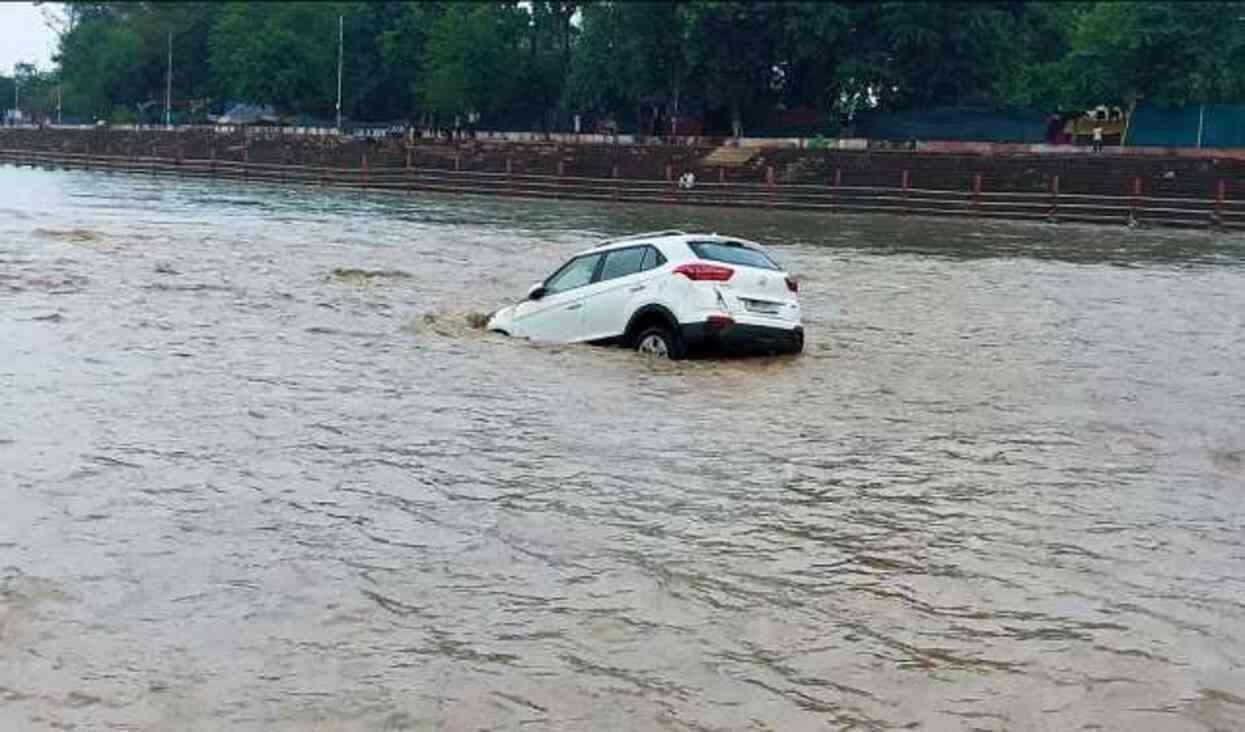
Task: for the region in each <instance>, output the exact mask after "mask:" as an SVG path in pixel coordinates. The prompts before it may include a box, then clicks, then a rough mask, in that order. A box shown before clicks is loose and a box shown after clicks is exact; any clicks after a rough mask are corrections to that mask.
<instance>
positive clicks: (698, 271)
mask: <svg viewBox="0 0 1245 732" xmlns="http://www.w3.org/2000/svg"><path fill="white" fill-rule="evenodd" d="M674 273H675V274H681V275H683V276H684V277H686V278H688V279H689V280H691V281H693V282H726V281H727V280H729V279H730V278H731V277H732V276H733V275H734V274H735V270H733V269H731V268H730V267H719V266H718V265H716V264H680V265H679V266H678V267H675V268H674Z"/></svg>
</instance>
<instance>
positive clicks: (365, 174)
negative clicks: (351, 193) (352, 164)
mask: <svg viewBox="0 0 1245 732" xmlns="http://www.w3.org/2000/svg"><path fill="white" fill-rule="evenodd" d="M359 169H360V170H362V171H363V187H364V188H367V183H368V170H367V153H363V157H362V158H360V160H359Z"/></svg>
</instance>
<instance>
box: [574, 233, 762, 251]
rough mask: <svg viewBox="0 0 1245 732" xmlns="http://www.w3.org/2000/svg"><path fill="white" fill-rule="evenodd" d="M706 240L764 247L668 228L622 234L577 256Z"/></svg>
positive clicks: (746, 241) (741, 240)
mask: <svg viewBox="0 0 1245 732" xmlns="http://www.w3.org/2000/svg"><path fill="white" fill-rule="evenodd" d="M706 240H708V241H727V240H729V241H737V242H739V243H740V244H747V245H748V246H752V247H756V248H757V249H762V250H763V247H762V246H761V245H760V244H757V243H756V242H754V241H749V240H748V239H744V238H742V237H738V236H726V235H724V234H718V233H717V232H714V233H712V234H708V233H688V232H686V231H678V230H676V229H668V230H665V231H650V232H646V233H643V234H631V235H628V236H620V237H616V238H613V239H606V240H605V241H602V242H599V243H598V244H597V245H596V246H594V247H592V248H591V249H585V250H584V251H582V252H578V253H577V254H575V256H577V257H578V256H581V255H584V254H592V253H596V252H608V251H613V250H614V249H626V248H627V247H633V246H639V245H641V244H652V245H654V246H656V247H659V248H660V247H662V246H663V245H668V244H679V243H686V242H689V241H706Z"/></svg>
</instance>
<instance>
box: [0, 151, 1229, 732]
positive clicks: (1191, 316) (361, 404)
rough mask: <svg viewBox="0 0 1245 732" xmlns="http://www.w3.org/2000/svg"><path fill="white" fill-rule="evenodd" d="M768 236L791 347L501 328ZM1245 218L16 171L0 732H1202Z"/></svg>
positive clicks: (0, 236)
mask: <svg viewBox="0 0 1245 732" xmlns="http://www.w3.org/2000/svg"><path fill="white" fill-rule="evenodd" d="M669 227H680V228H689V229H701V230H711V231H719V232H730V233H735V234H739V235H743V236H748V237H751V238H754V239H757V240H759V241H763V242H766V243H769V244H771V245H772V247H773V252H774V254H775V256H776V257H777V258H778V259H779V260H780V261H781V262H783V263H784V264H785V265H786V266H788V268H789V269H790V270H791V271H793V272H795V273H797V274H799V275H800V276H801V278H802V290H801V297H802V300H803V304H804V312H805V316H806V321H805V325H806V327H807V330H808V348H807V351H806V353H805V354H804V355H803V356H801V357H795V358H791V357H783V358H760V359H739V360H726V361H719V360H705V361H696V362H685V363H676V364H670V363H660V362H651V361H647V360H645V359H642V358H639V357H637V356H635V355H634V354H631V353H629V352H627V351H623V350H620V349H600V348H592V347H580V346H573V347H567V346H545V345H536V344H530V343H526V342H520V341H514V340H509V339H505V338H502V337H499V336H493V335H490V334H486V333H483V332H482V331H480V330H479V329H478V328H477V327H476V326H477V325H478V322H479V316H480V314H482V313H487V312H488V311H490V310H491V309H493V308H495V307H497V306H499V305H500V304H503V303H504V302H506V301H507V300H508V299H510V298H514V297H517V296H519V295H521V293H523V292H525V291H526V289H527V286H528V285H529V284H530V283H531V282H533V281H535V280H537V279H540V278H541V277H543V276H544V275H546V274H547V273H548V272H550V271H552V269H553V268H554V267H556V266H557V265H558V264H559V263H560V262H561V261H562V260H563V259H564V258H565V257H566V256H567V255H569V254H570V253H572V252H574V251H576V250H578V249H581V248H584V247H586V246H589V245H591V243H592V242H593V241H594V239H595V238H599V237H601V236H604V235H607V234H622V233H631V232H634V231H640V230H648V229H659V228H669ZM1243 364H1245V240H1243V239H1241V238H1231V237H1226V236H1222V235H1215V234H1209V233H1196V232H1192V233H1191V232H1182V233H1171V232H1154V231H1145V230H1129V229H1124V228H1119V229H1114V228H1093V227H1073V226H1053V225H1049V226H1048V225H1010V224H1005V223H984V222H973V221H954V222H952V221H936V220H926V219H916V218H913V219H902V218H890V217H843V216H814V215H793V214H780V213H773V212H766V211H721V210H712V209H707V210H692V209H679V208H637V207H610V206H601V205H593V204H558V203H550V202H547V201H541V202H523V201H514V200H497V199H488V198H467V197H448V196H447V197H433V196H426V195H420V196H405V195H391V194H382V193H351V192H343V191H333V190H318V189H287V188H281V187H278V186H265V185H243V184H237V183H223V182H222V183H213V182H206V181H175V180H164V179H152V178H149V177H143V176H122V175H117V176H110V175H106V174H102V173H91V172H46V171H33V170H16V169H13V168H0V507H2V508H0V728H3V729H56V728H74V729H92V730H93V729H127V730H165V729H170V730H172V729H177V730H217V729H235V730H270V729H274V730H305V729H312V730H377V729H452V730H476V729H513V728H519V727H523V728H524V729H559V730H562V729H566V730H579V729H656V728H661V729H697V730H708V729H782V730H792V729H892V728H905V729H933V730H944V729H947V730H961V729H963V730H970V729H972V730H1004V729H1007V730H1029V729H1034V730H1038V729H1041V730H1073V729H1128V730H1229V729H1239V728H1241V726H1242V720H1245V637H1243V636H1245V365H1243Z"/></svg>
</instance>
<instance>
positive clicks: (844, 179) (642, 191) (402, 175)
mask: <svg viewBox="0 0 1245 732" xmlns="http://www.w3.org/2000/svg"><path fill="white" fill-rule="evenodd" d="M407 160H408V165H406V166H384V167H369V165H368V161H367V158H366V156H364V157H363V158H361V159H360V161H359V165H358V166H357V167H331V166H314V165H281V164H275V163H254V162H243V161H227V160H199V159H194V160H191V159H180V160H179V159H173V158H160V157H140V156H103V155H87V154H71V153H60V152H43V151H29V150H11V149H0V163H7V164H12V165H17V166H23V165H26V166H31V167H44V168H85V169H92V170H103V171H108V172H123V173H132V174H143V175H151V176H176V177H186V178H214V179H222V180H233V181H258V182H270V183H287V184H288V183H294V184H302V185H317V186H335V187H343V188H348V189H361V190H381V191H393V192H415V191H429V192H437V193H451V194H463V193H466V194H477V195H492V196H516V197H524V198H546V199H569V200H586V201H604V202H618V203H654V204H668V205H694V206H730V207H749V208H762V209H782V210H800V211H816V212H822V213H837V212H844V213H892V214H901V215H925V216H961V217H983V218H1002V219H1013V220H1030V221H1047V222H1059V221H1075V222H1086V223H1097V224H1130V225H1139V224H1144V225H1158V226H1175V227H1183V228H1206V227H1216V228H1223V229H1236V230H1245V198H1234V197H1233V196H1232V195H1230V194H1231V193H1243V192H1241V191H1234V190H1231V189H1230V187H1229V182H1228V181H1227V180H1226V179H1220V180H1219V181H1218V184H1217V187H1216V189H1215V191H1213V193H1212V195H1209V196H1205V197H1179V198H1175V197H1154V196H1149V195H1146V192H1145V181H1144V179H1142V178H1141V177H1133V178H1131V179H1130V180H1128V181H1127V182H1126V189H1125V190H1122V191H1120V192H1119V195H1091V194H1070V193H1065V192H1062V191H1061V190H1060V177H1059V176H1057V175H1056V176H1054V177H1053V178H1052V179H1051V181H1050V187H1049V190H1047V191H1043V192H1034V191H1007V190H988V189H987V186H986V180H987V179H986V177H985V175H984V174H983V173H976V174H973V175H972V177H971V179H970V180H971V185H970V186H969V187H967V188H966V189H961V190H949V189H934V188H923V187H918V186H916V185H913V181H912V176H911V172H910V171H908V170H902V171H898V174H897V175H896V180H895V182H894V185H891V186H877V185H867V186H866V185H857V184H853V181H852V179H851V178H852V175H853V174H854V173H853V172H852V171H850V170H847V169H843V168H836V169H835V170H834V171H833V174H832V175H831V176H829V177H828V179H827V180H826V181H825V182H824V183H780V182H778V181H777V180H776V176H775V174H774V169H773V167H772V166H771V167H769V168H767V170H766V176H765V182H763V183H744V182H727V181H726V179H725V175H724V174H723V173H721V171H719V179H718V180H717V181H713V180H698V181H697V182H696V183H695V186H694V187H693V188H691V189H690V190H684V189H682V188H680V187H679V186H678V185H677V182H676V180H675V178H674V171H673V169H672V167H671V166H667V167H666V179H665V180H639V179H631V178H621V177H619V176H618V168H617V166H615V168H614V170H613V172H612V175H611V176H610V177H586V176H569V175H561V174H560V173H561V171H562V167H561V165H560V164H559V174H558V175H535V174H530V173H513V172H510V168H511V165H510V162H509V161H507V164H506V172H481V171H467V170H461V169H460V165H461V161H460V160H459V159H457V158H455V159H454V160H453V161H452V162H453V167H450V168H440V167H416V166H414V165H410V164H409V162H410V160H411V158H410V157H408V158H407Z"/></svg>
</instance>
